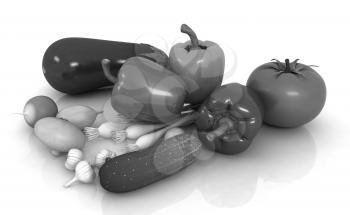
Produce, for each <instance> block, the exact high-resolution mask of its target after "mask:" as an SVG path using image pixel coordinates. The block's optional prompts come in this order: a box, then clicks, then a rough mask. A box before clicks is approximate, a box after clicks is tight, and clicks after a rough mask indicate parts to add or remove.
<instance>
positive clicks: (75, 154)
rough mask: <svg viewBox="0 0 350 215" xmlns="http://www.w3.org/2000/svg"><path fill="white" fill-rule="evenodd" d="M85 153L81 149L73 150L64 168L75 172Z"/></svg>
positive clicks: (70, 151)
mask: <svg viewBox="0 0 350 215" xmlns="http://www.w3.org/2000/svg"><path fill="white" fill-rule="evenodd" d="M82 158H83V152H82V151H81V150H79V149H71V150H69V152H68V155H67V160H66V163H65V164H64V166H65V167H66V168H67V169H68V170H75V167H76V166H77V164H78V163H79V162H80V161H81V160H82Z"/></svg>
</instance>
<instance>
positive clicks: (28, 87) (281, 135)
mask: <svg viewBox="0 0 350 215" xmlns="http://www.w3.org/2000/svg"><path fill="white" fill-rule="evenodd" d="M244 2H245V3H243V2H241V3H231V4H229V5H222V6H220V4H214V3H205V2H203V3H200V7H201V8H200V10H198V11H196V10H195V11H194V12H192V13H193V14H191V15H189V14H187V13H185V12H186V11H189V10H187V9H186V10H185V9H184V7H185V5H187V7H189V8H195V7H198V5H199V4H195V3H190V2H188V1H186V2H181V1H178V2H176V3H175V2H174V3H171V4H167V6H166V7H164V8H161V6H162V5H164V3H163V2H159V3H152V4H150V3H149V2H145V1H142V2H139V3H136V2H131V1H128V2H118V3H113V2H111V3H109V4H110V6H109V7H106V4H103V3H98V4H97V5H87V3H86V2H85V1H77V2H74V3H73V2H72V1H60V3H59V4H53V3H47V2H46V1H42V2H39V3H38V4H37V6H33V5H34V3H33V2H32V1H22V2H20V3H19V2H15V1H11V3H0V4H1V6H0V11H1V12H0V16H1V20H2V23H1V26H2V28H0V38H1V39H0V44H1V46H0V47H1V52H0V59H1V62H2V67H1V71H0V73H1V75H2V83H1V85H0V95H1V98H2V102H1V112H0V119H1V124H0V126H1V128H0V131H1V147H0V163H1V165H0V170H1V177H0V205H1V206H0V214H51V215H52V214H94V215H98V214H103V215H112V214H167V215H168V214H199V213H200V214H218V213H220V214H243V215H245V214H278V215H280V214H284V215H289V214H293V215H295V214H337V215H339V214H350V206H349V194H350V145H349V139H350V126H349V119H350V117H349V110H350V100H349V95H348V94H349V92H350V85H349V80H350V79H349V78H350V75H349V74H350V71H349V66H348V62H349V50H350V40H349V38H350V17H349V14H348V8H349V7H348V5H347V2H346V1H332V2H331V3H325V2H319V1H309V2H307V3H306V2H304V1H297V2H295V1H294V2H289V3H282V2H281V1H271V0H270V1H268V2H264V3H262V2H261V1H256V2H250V1H244ZM3 4H5V5H3ZM18 5H21V7H19V6H18ZM67 5H70V6H69V7H68V6H67ZM81 5H84V9H82V7H80V6H81ZM147 6H148V7H149V9H147V10H146V9H145V8H146V7H147ZM169 7H171V9H169ZM4 8H5V9H4ZM53 8H55V9H53ZM118 8H119V9H118ZM120 8H121V9H120ZM152 11H153V12H154V11H157V13H155V12H154V13H153V12H152ZM191 11H192V10H191ZM285 11H288V14H286V13H285ZM159 17H162V18H159ZM182 22H186V23H188V24H189V25H191V27H192V28H193V29H195V30H197V34H198V37H200V38H203V39H204V40H205V39H208V40H212V41H215V42H217V43H219V44H220V45H222V46H223V49H224V50H225V53H226V54H227V56H230V57H227V59H226V60H227V64H226V65H228V66H227V70H226V74H225V83H228V82H233V81H237V82H240V83H245V81H246V80H247V78H248V76H249V74H250V72H251V71H253V69H254V68H255V67H257V66H258V65H260V64H262V63H265V62H267V61H269V60H270V59H272V58H279V59H281V60H283V59H284V58H285V57H290V58H291V59H292V58H293V59H294V58H300V59H301V62H302V63H306V64H317V65H319V66H320V67H319V68H317V71H319V73H320V74H321V75H322V77H323V78H324V80H325V82H326V85H327V90H328V92H327V93H328V95H327V102H326V106H325V108H324V110H323V111H322V113H321V114H320V115H319V116H318V117H317V118H316V119H315V120H314V121H312V122H311V123H309V124H307V125H305V126H303V127H300V128H297V129H276V128H272V127H267V126H264V127H263V128H262V129H261V131H260V132H259V134H258V136H257V137H256V138H255V140H254V142H253V144H252V146H251V147H250V148H249V149H248V150H247V151H246V152H244V153H243V154H240V155H237V156H222V155H218V154H213V153H211V152H208V151H203V153H202V154H201V160H200V161H198V162H196V163H195V164H194V165H192V166H190V167H188V168H187V169H186V170H184V171H182V172H181V173H179V174H176V175H174V176H172V177H169V178H167V179H165V180H163V181H161V182H159V183H155V184H153V185H151V186H148V187H146V188H144V189H141V190H138V191H135V192H132V193H127V194H120V195H116V194H112V193H107V192H105V191H104V190H103V189H102V188H101V187H100V186H99V184H98V181H96V183H95V184H91V185H76V186H73V187H71V188H69V189H65V188H63V186H62V185H63V184H64V183H65V182H66V181H68V180H69V179H70V178H71V177H72V176H73V173H72V172H69V171H68V170H65V168H64V161H65V159H64V157H53V156H52V155H51V154H50V153H49V152H48V150H47V149H46V148H45V147H44V146H43V145H42V144H40V142H39V141H38V140H37V138H36V137H35V136H33V134H32V129H31V128H30V127H29V126H27V125H26V124H25V122H24V120H23V118H22V117H21V116H20V115H15V114H13V113H18V112H21V111H22V108H23V105H24V104H25V102H26V101H27V100H28V99H29V98H31V97H32V96H35V95H39V94H42V95H48V96H50V97H52V98H53V99H54V100H55V101H57V103H58V104H59V108H60V109H61V108H63V107H66V106H70V105H75V104H79V105H82V104H85V105H89V106H91V107H94V108H96V110H100V109H102V107H103V104H104V101H106V100H107V98H108V96H109V91H98V92H95V93H90V94H85V95H79V96H65V95H63V94H61V93H59V92H57V91H55V90H54V89H52V88H51V87H50V86H49V85H48V84H47V82H46V80H45V79H44V76H43V74H42V70H41V59H42V56H43V53H44V51H45V48H46V47H47V46H48V45H50V43H51V42H53V41H55V40H57V39H59V38H62V37H68V36H84V37H94V38H103V39H111V40H120V41H130V42H133V41H136V40H137V41H138V42H145V43H147V42H149V43H151V44H152V45H155V46H158V47H159V48H161V49H163V50H164V51H166V52H168V51H169V49H170V47H171V45H172V44H173V43H174V42H175V41H176V42H180V41H184V40H187V37H186V36H184V35H182V34H181V33H180V32H179V29H178V28H179V27H180V24H181V23H182ZM232 53H234V55H235V56H237V58H234V57H233V55H232ZM233 68H236V70H233ZM232 71H233V72H232Z"/></svg>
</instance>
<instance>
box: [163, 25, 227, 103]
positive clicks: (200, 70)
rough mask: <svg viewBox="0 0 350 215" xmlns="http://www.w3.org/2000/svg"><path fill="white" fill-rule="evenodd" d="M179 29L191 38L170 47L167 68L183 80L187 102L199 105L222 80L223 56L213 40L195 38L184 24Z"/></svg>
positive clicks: (192, 32) (193, 33)
mask: <svg viewBox="0 0 350 215" xmlns="http://www.w3.org/2000/svg"><path fill="white" fill-rule="evenodd" d="M181 32H183V33H186V34H188V35H189V36H190V38H191V40H190V41H187V42H185V43H178V44H176V45H174V46H173V47H172V48H171V50H170V54H169V63H170V67H171V69H172V70H173V71H174V72H175V73H177V74H178V75H180V76H181V77H182V78H183V79H184V81H185V83H186V91H187V93H188V95H187V96H186V102H189V103H191V104H201V103H202V102H203V101H204V100H205V99H206V98H207V97H208V96H209V95H210V93H211V92H213V91H214V90H215V88H216V87H218V86H220V85H221V83H222V79H223V75H224V70H225V55H224V52H223V50H222V49H221V48H220V46H219V45H217V44H216V43H214V42H211V41H200V40H198V38H197V36H196V34H195V32H194V31H193V30H192V29H191V28H190V27H188V26H187V25H185V24H183V25H182V26H181Z"/></svg>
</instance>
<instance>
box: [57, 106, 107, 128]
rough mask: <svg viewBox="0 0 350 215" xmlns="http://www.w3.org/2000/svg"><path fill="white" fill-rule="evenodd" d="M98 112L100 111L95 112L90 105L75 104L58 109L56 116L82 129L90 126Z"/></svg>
mask: <svg viewBox="0 0 350 215" xmlns="http://www.w3.org/2000/svg"><path fill="white" fill-rule="evenodd" d="M99 113H100V112H96V111H95V110H94V109H92V108H91V107H88V106H83V105H76V106H71V107H67V108H64V109H62V110H60V112H59V113H58V114H57V116H56V117H57V118H61V119H66V120H68V121H69V122H71V123H73V124H74V125H76V126H77V127H78V128H80V129H83V128H85V127H88V126H91V125H92V124H93V123H94V122H95V120H96V117H97V115H98V114H99Z"/></svg>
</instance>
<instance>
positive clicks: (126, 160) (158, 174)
mask: <svg viewBox="0 0 350 215" xmlns="http://www.w3.org/2000/svg"><path fill="white" fill-rule="evenodd" d="M201 146H202V143H201V142H200V140H199V139H198V138H197V137H196V136H195V135H194V134H192V133H184V134H179V135H176V136H174V137H172V138H170V139H167V140H164V139H162V140H160V141H158V143H156V144H155V145H154V146H152V147H151V148H149V149H145V150H142V151H137V152H131V153H128V154H124V155H121V156H117V157H114V158H112V159H108V160H107V161H106V163H105V164H104V165H103V166H102V167H101V169H100V171H99V176H100V183H101V185H102V187H103V188H104V189H106V190H107V191H110V192H114V193H124V192H129V191H133V190H136V189H139V188H142V187H144V186H147V185H149V184H152V183H154V182H157V181H159V180H162V179H164V178H166V177H168V176H170V175H172V174H174V173H176V172H178V171H180V170H182V169H184V168H185V167H187V166H189V165H191V164H192V163H193V162H194V161H195V160H196V157H197V156H198V154H199V153H200V149H201Z"/></svg>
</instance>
